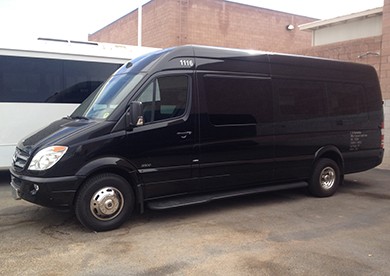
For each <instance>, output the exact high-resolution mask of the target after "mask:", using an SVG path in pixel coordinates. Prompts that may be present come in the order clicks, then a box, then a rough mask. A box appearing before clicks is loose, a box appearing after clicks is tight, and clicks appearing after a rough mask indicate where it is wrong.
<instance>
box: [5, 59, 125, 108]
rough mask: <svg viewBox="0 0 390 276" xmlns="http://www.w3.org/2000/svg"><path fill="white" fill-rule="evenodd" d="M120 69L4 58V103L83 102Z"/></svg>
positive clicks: (116, 66)
mask: <svg viewBox="0 0 390 276" xmlns="http://www.w3.org/2000/svg"><path fill="white" fill-rule="evenodd" d="M119 66H120V65H118V64H107V63H98V62H84V61H67V60H55V59H43V58H26V57H7V56H0V101H1V102H59V103H80V102H82V101H83V100H84V99H85V98H86V97H88V95H89V94H90V93H91V92H92V91H94V90H95V89H96V88H97V87H98V86H99V85H100V84H101V83H102V82H103V81H104V80H106V79H107V78H108V77H109V76H110V75H111V74H112V73H113V72H114V71H115V70H116V69H118V68H119Z"/></svg>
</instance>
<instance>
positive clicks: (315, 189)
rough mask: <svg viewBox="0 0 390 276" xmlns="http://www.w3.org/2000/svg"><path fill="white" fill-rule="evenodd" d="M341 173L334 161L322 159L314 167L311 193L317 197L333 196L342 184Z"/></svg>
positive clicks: (310, 183) (310, 185) (310, 184)
mask: <svg viewBox="0 0 390 276" xmlns="http://www.w3.org/2000/svg"><path fill="white" fill-rule="evenodd" d="M341 179H342V177H341V171H340V167H339V166H338V164H337V163H336V162H335V161H333V160H332V159H328V158H322V159H320V160H318V162H317V163H316V164H315V166H314V170H313V174H312V177H311V179H310V182H309V192H310V193H311V194H312V195H314V196H317V197H328V196H332V195H333V194H334V193H335V192H336V191H337V189H338V187H339V185H340V182H341Z"/></svg>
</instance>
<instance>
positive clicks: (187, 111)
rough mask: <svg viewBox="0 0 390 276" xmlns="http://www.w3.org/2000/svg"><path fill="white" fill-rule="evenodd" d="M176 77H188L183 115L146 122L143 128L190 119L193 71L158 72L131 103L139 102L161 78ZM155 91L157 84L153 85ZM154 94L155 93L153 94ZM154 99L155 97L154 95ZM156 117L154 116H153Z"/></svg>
mask: <svg viewBox="0 0 390 276" xmlns="http://www.w3.org/2000/svg"><path fill="white" fill-rule="evenodd" d="M174 76H185V77H187V102H186V106H185V110H184V112H183V114H180V115H179V116H175V117H171V118H166V119H162V120H157V121H150V122H145V123H144V124H143V125H142V126H140V127H141V128H142V127H144V126H145V127H148V126H155V125H157V126H159V124H160V123H163V124H164V125H166V123H170V122H175V121H182V120H186V119H187V118H188V117H189V114H190V112H191V107H192V99H193V88H192V86H193V79H194V78H193V71H174V72H158V73H156V74H153V75H152V76H150V77H149V78H148V79H147V80H146V81H145V82H144V84H143V85H142V86H141V87H140V88H139V89H138V91H137V92H136V93H135V94H134V96H133V97H132V98H131V100H130V101H137V99H138V98H139V97H140V96H141V94H142V93H144V91H145V90H146V89H147V88H148V87H149V86H150V85H151V84H153V83H155V82H156V80H157V79H158V78H161V77H174ZM153 86H154V88H153V89H155V84H153ZM153 94H154V93H153ZM153 97H155V96H154V95H153ZM152 105H153V108H154V107H155V98H154V99H153V103H152ZM153 117H154V116H153Z"/></svg>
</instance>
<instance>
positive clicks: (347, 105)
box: [327, 83, 366, 116]
mask: <svg viewBox="0 0 390 276" xmlns="http://www.w3.org/2000/svg"><path fill="white" fill-rule="evenodd" d="M327 91H328V102H329V115H334V116H337V115H348V114H359V113H363V112H366V107H365V96H364V88H363V86H361V85H358V84H343V83H330V84H328V85H327Z"/></svg>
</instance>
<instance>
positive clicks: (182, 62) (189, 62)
mask: <svg viewBox="0 0 390 276" xmlns="http://www.w3.org/2000/svg"><path fill="white" fill-rule="evenodd" d="M179 62H180V65H181V66H184V67H192V66H194V61H193V60H192V59H181V60H180V61H179Z"/></svg>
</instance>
